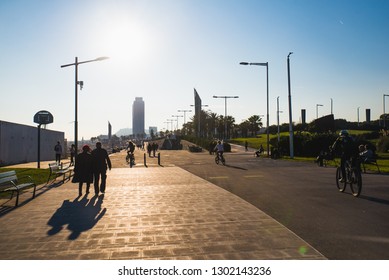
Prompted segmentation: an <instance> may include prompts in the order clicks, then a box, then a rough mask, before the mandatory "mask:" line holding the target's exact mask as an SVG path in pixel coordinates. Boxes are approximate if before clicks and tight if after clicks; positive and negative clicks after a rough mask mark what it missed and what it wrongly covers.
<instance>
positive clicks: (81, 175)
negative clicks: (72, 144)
mask: <svg viewBox="0 0 389 280" xmlns="http://www.w3.org/2000/svg"><path fill="white" fill-rule="evenodd" d="M72 182H73V183H77V182H78V194H79V196H81V195H82V184H83V183H86V193H87V194H88V193H89V187H90V184H91V183H92V182H93V159H92V155H91V154H90V148H89V146H88V145H84V146H83V147H82V153H80V154H78V155H77V157H76V163H75V166H74V176H73V179H72Z"/></svg>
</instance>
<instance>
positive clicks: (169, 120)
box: [167, 119, 174, 133]
mask: <svg viewBox="0 0 389 280" xmlns="http://www.w3.org/2000/svg"><path fill="white" fill-rule="evenodd" d="M167 121H168V122H169V123H170V127H171V128H172V130H171V132H172V133H173V122H174V120H172V119H167ZM167 129H168V130H169V126H168V127H167Z"/></svg>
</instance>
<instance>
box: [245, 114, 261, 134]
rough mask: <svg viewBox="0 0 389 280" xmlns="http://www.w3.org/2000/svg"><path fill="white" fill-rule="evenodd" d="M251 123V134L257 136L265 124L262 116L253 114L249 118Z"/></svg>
mask: <svg viewBox="0 0 389 280" xmlns="http://www.w3.org/2000/svg"><path fill="white" fill-rule="evenodd" d="M248 122H249V124H250V126H249V127H250V130H251V136H255V135H256V133H257V131H259V128H260V127H262V126H263V123H262V118H261V117H260V116H259V115H253V116H251V117H249V118H248Z"/></svg>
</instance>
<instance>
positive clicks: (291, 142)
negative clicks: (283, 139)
mask: <svg viewBox="0 0 389 280" xmlns="http://www.w3.org/2000/svg"><path fill="white" fill-rule="evenodd" d="M291 54H293V53H292V52H290V53H289V54H288V58H287V65H288V101H289V155H290V158H292V159H293V158H294V147H293V120H292V95H291V89H290V59H289V57H290V55H291ZM278 138H279V136H278ZM278 141H280V139H278Z"/></svg>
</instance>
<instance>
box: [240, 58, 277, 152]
mask: <svg viewBox="0 0 389 280" xmlns="http://www.w3.org/2000/svg"><path fill="white" fill-rule="evenodd" d="M240 65H256V66H266V84H267V90H266V131H267V157H269V155H270V150H269V149H270V147H269V145H270V135H269V63H268V62H265V63H257V62H241V63H240Z"/></svg>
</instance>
